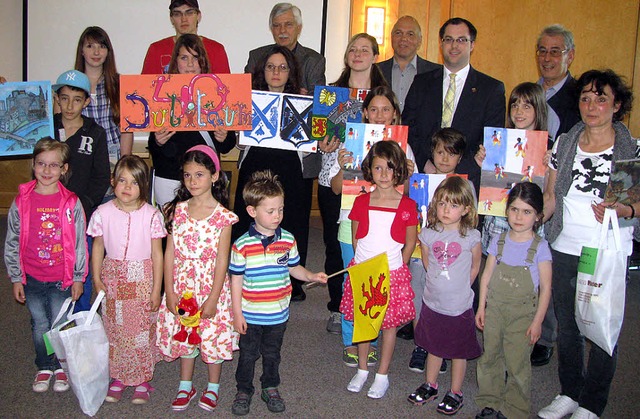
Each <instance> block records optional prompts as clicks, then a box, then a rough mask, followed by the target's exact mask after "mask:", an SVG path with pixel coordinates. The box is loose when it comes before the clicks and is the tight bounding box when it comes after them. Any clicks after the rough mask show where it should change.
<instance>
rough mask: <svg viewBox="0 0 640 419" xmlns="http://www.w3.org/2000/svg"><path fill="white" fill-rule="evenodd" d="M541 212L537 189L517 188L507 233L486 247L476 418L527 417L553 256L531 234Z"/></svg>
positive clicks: (510, 203) (479, 319)
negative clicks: (531, 356)
mask: <svg viewBox="0 0 640 419" xmlns="http://www.w3.org/2000/svg"><path fill="white" fill-rule="evenodd" d="M542 208H543V199H542V191H541V190H540V187H539V186H538V185H536V184H535V183H529V182H524V183H518V184H516V185H515V186H514V187H513V189H511V192H510V193H509V197H508V199H507V211H506V212H507V220H508V222H509V226H510V227H511V229H510V230H509V231H508V232H504V233H501V234H500V235H499V236H496V237H494V238H493V239H492V241H491V245H490V246H489V256H488V257H487V263H486V266H485V269H484V272H483V273H482V278H481V279H480V304H479V306H478V312H477V314H476V325H477V326H478V328H479V329H480V330H483V331H484V354H483V355H482V356H481V357H480V359H479V360H478V367H477V368H478V395H477V396H476V403H477V404H478V406H485V408H484V409H482V412H481V413H480V414H478V416H476V418H495V417H500V415H506V417H509V418H511V417H513V418H516V417H527V416H529V414H530V411H531V401H530V398H529V394H530V390H531V389H530V387H531V364H530V363H529V354H530V353H531V347H532V345H533V344H534V343H535V342H536V341H537V340H538V338H540V334H541V329H542V321H543V319H544V317H545V313H546V311H547V306H548V305H549V300H550V298H551V251H550V250H549V245H548V243H547V241H546V240H544V239H541V238H540V236H538V235H537V234H536V233H535V231H536V229H537V228H538V227H539V226H540V224H541V223H542V217H543V213H542ZM505 372H506V377H507V378H506V381H505ZM496 412H497V413H496ZM503 417H504V416H503Z"/></svg>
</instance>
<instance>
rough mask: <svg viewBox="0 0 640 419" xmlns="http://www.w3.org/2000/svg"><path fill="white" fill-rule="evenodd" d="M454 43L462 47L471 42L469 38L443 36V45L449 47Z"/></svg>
mask: <svg viewBox="0 0 640 419" xmlns="http://www.w3.org/2000/svg"><path fill="white" fill-rule="evenodd" d="M454 42H455V43H456V44H458V45H460V46H462V45H467V44H468V43H469V42H471V40H470V39H469V38H465V37H464V36H461V37H460V38H452V37H450V36H445V37H444V38H442V43H443V44H446V45H451V44H453V43H454Z"/></svg>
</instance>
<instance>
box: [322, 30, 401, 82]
mask: <svg viewBox="0 0 640 419" xmlns="http://www.w3.org/2000/svg"><path fill="white" fill-rule="evenodd" d="M360 38H365V39H367V40H369V42H371V52H373V55H380V48H379V47H378V41H376V38H374V37H373V36H371V35H369V34H368V33H364V32H362V33H358V34H356V35H353V36H352V37H351V39H350V40H349V43H348V44H347V49H346V50H345V51H344V70H342V73H341V74H340V77H338V80H336V81H335V83H333V85H334V86H338V87H349V78H350V77H351V68H350V67H349V64H347V57H348V56H349V49H350V48H351V46H352V45H353V44H354V42H356V41H357V40H358V39H360ZM369 78H370V82H369V88H370V89H373V88H374V87H376V86H388V85H389V83H387V80H386V79H385V78H384V75H383V74H382V71H380V69H379V68H378V66H377V65H376V64H375V63H374V64H371V75H370V76H369Z"/></svg>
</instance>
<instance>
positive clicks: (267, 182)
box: [242, 170, 284, 207]
mask: <svg viewBox="0 0 640 419" xmlns="http://www.w3.org/2000/svg"><path fill="white" fill-rule="evenodd" d="M278 196H281V197H284V189H283V188H282V184H281V183H280V181H279V180H278V176H277V175H274V174H273V173H272V172H271V170H261V171H259V172H255V173H253V174H252V175H251V179H249V181H248V182H247V183H246V184H245V185H244V189H242V199H244V203H245V205H246V206H252V207H257V206H258V205H260V202H262V200H263V199H266V198H275V197H278Z"/></svg>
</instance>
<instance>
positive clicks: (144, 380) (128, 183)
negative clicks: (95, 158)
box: [87, 155, 167, 404]
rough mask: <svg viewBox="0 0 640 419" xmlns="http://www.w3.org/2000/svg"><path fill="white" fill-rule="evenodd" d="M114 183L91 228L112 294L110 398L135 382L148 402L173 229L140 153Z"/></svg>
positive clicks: (138, 395)
mask: <svg viewBox="0 0 640 419" xmlns="http://www.w3.org/2000/svg"><path fill="white" fill-rule="evenodd" d="M111 184H112V186H113V190H114V193H115V195H116V198H115V199H114V200H112V201H109V202H107V203H105V204H102V205H100V206H99V207H98V209H97V210H96V211H95V212H94V213H93V216H92V217H91V221H90V222H89V226H88V227H87V234H88V235H90V236H93V238H94V239H93V252H92V254H91V268H92V271H93V282H94V284H95V288H96V291H98V292H99V291H101V290H104V291H105V292H106V304H103V305H102V318H103V320H104V326H105V330H106V332H107V337H108V338H109V373H110V375H111V378H112V382H111V385H110V386H109V391H108V393H107V397H106V401H108V402H117V401H119V400H120V398H121V397H122V393H123V391H124V389H125V387H127V386H135V391H134V395H133V400H132V402H133V403H134V404H144V403H146V402H148V401H149V392H150V391H151V390H153V389H152V387H151V385H149V381H151V379H152V378H153V370H154V367H155V364H156V363H157V362H158V361H159V360H160V353H159V351H158V348H157V347H156V345H155V341H156V333H155V332H156V323H157V311H158V307H159V306H160V289H161V287H162V238H163V237H165V236H166V235H167V232H166V230H165V229H164V226H163V219H162V214H161V213H160V211H158V210H157V209H156V208H154V207H152V206H151V205H149V204H147V203H146V201H147V195H148V193H147V191H148V190H149V169H148V168H147V165H146V163H145V162H144V161H143V160H142V159H141V158H140V157H137V156H132V155H129V156H125V157H123V158H121V159H120V160H119V161H118V163H116V167H115V170H114V172H113V178H112V179H111ZM105 251H106V257H105Z"/></svg>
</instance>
